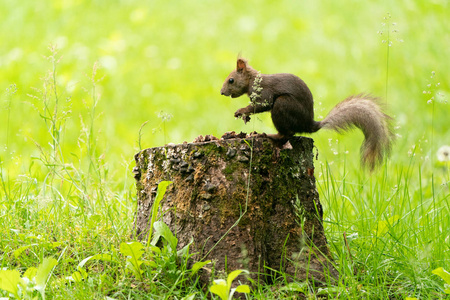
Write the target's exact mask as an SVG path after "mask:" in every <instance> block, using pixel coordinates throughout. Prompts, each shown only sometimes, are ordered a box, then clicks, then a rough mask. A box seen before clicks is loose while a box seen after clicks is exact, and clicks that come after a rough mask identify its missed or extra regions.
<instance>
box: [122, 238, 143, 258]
mask: <svg viewBox="0 0 450 300" xmlns="http://www.w3.org/2000/svg"><path fill="white" fill-rule="evenodd" d="M143 248H144V246H143V245H142V244H141V243H139V242H130V243H125V242H124V243H121V244H120V250H119V251H120V253H122V254H123V255H125V256H130V257H134V258H135V259H139V258H141V256H142V254H144V250H142V249H143Z"/></svg>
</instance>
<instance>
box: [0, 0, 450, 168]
mask: <svg viewBox="0 0 450 300" xmlns="http://www.w3.org/2000/svg"><path fill="white" fill-rule="evenodd" d="M448 3H449V2H448V1H444V0H442V1H439V0H434V1H414V0H409V1H356V0H355V1H330V0H323V1H290V0H289V1H240V0H229V1H217V0H207V1H167V0H165V1H157V0H156V1H130V0H124V1H101V0H97V1H84V0H65V1H6V0H0V15H1V16H2V21H1V23H0V39H1V41H2V42H1V44H0V88H1V90H2V91H3V92H2V96H1V97H2V98H1V99H2V102H1V110H0V119H1V120H2V125H1V126H2V130H1V132H0V145H2V152H1V153H0V156H1V157H2V161H3V163H4V164H6V167H8V168H9V172H11V175H13V174H14V173H17V174H18V173H21V172H23V171H24V170H26V169H27V168H28V167H29V163H28V160H29V157H30V156H32V155H38V149H37V148H36V147H35V144H34V142H36V143H38V144H39V145H46V144H47V143H48V142H49V137H48V134H47V133H46V129H45V126H44V123H43V122H42V118H41V117H40V116H39V113H38V111H37V110H36V108H35V107H36V106H39V105H41V104H40V103H39V99H35V98H33V97H30V95H34V96H36V95H40V92H39V91H38V90H36V89H39V90H40V91H41V92H42V91H45V86H44V85H43V82H45V80H44V81H43V78H45V77H46V76H47V75H46V74H48V70H51V68H52V64H51V62H49V61H48V59H46V57H48V56H49V55H51V52H50V51H49V50H48V47H49V45H55V46H56V47H57V49H58V54H57V58H58V59H59V63H58V65H57V68H56V72H57V76H56V81H57V83H58V86H57V92H58V95H59V97H60V100H59V112H60V113H61V114H62V113H63V112H67V115H68V116H69V118H67V119H65V123H64V126H63V127H64V139H63V141H62V143H63V146H64V147H65V148H66V149H67V153H71V152H74V153H77V151H79V150H77V149H78V148H79V146H78V143H79V138H80V131H81V129H82V127H83V123H81V120H84V121H83V122H86V119H87V118H89V114H90V113H92V112H93V110H92V109H93V103H94V101H96V100H93V94H95V99H97V100H98V104H97V106H96V107H95V115H96V117H95V120H94V123H93V124H94V127H93V128H94V130H95V132H96V134H95V138H96V140H97V142H96V147H97V150H96V151H98V153H99V154H100V155H102V157H104V159H105V161H107V162H108V163H110V164H111V165H112V166H114V168H119V169H120V168H121V167H120V166H121V165H122V164H123V163H125V165H128V164H131V165H133V155H134V154H135V153H136V152H137V151H138V150H139V145H138V139H139V128H140V127H141V125H142V124H143V123H144V122H146V121H148V123H147V124H146V125H145V126H144V127H143V128H142V132H141V134H142V140H141V146H142V148H147V147H155V146H161V145H163V144H165V143H169V142H171V143H181V142H183V141H188V142H190V141H192V140H193V139H194V138H195V137H197V136H198V135H200V134H201V135H205V134H213V135H215V136H218V137H220V136H221V135H222V134H223V133H224V132H226V131H230V130H234V131H237V132H239V131H245V132H250V131H253V130H256V131H258V132H263V131H264V132H275V129H274V128H273V125H272V124H271V121H270V114H267V113H266V114H260V115H258V117H256V116H255V117H253V118H252V121H251V122H250V123H249V124H247V125H244V124H243V122H242V120H236V119H235V118H234V117H233V114H234V112H235V110H237V109H238V108H240V107H243V106H244V105H247V103H248V98H247V97H245V96H244V97H242V98H238V99H230V98H225V97H223V96H221V95H220V88H221V85H222V82H223V80H224V79H225V78H226V76H227V75H228V73H229V72H230V71H232V69H233V68H234V67H235V60H236V57H237V55H238V54H239V53H241V54H242V56H244V57H246V58H248V59H249V61H250V64H251V65H252V66H253V67H254V68H255V69H257V70H260V71H261V72H262V73H279V72H289V73H294V74H296V75H298V76H299V77H301V78H302V79H303V80H304V81H305V82H306V83H307V84H308V85H309V87H310V89H311V90H312V92H313V95H314V97H315V109H316V118H317V119H319V120H320V119H321V118H322V117H324V116H325V115H326V113H327V112H328V111H329V110H330V109H331V108H332V107H333V106H334V105H335V104H336V103H337V102H339V101H341V100H343V99H344V98H346V97H347V96H349V95H351V94H355V93H361V92H364V93H372V94H374V95H377V96H381V97H383V98H384V100H385V101H386V102H387V104H388V107H387V111H388V112H389V114H391V115H392V116H394V117H395V124H396V127H397V133H398V135H399V138H398V140H397V143H396V145H395V147H394V149H393V155H392V160H393V161H395V162H398V163H400V164H401V163H402V162H404V163H407V162H408V160H409V157H408V152H410V153H411V149H412V147H415V148H416V152H417V153H419V150H417V149H419V148H420V147H417V145H419V146H420V145H422V146H423V144H426V143H428V146H426V147H423V148H424V150H423V151H422V152H423V153H422V154H423V156H424V157H433V159H434V156H435V154H434V151H435V150H436V149H437V148H438V147H439V146H440V145H441V144H450V131H449V130H448V127H449V125H450V121H449V117H448V114H449V107H448V104H446V100H447V99H446V95H448V91H449V77H448V71H449V70H450V62H449V61H450V60H449V49H450V36H449V32H450V30H449V29H450V21H449V17H448V16H449V15H450V11H449V4H448ZM95 62H98V66H99V69H98V71H97V75H96V77H95V78H96V80H99V81H98V82H97V83H96V90H95V92H93V90H92V82H91V80H90V79H89V78H90V76H91V74H92V69H93V66H94V63H95ZM432 72H434V73H433V74H434V76H432ZM431 77H433V78H431ZM13 84H15V87H14V86H13ZM15 88H17V91H16V92H14V90H15ZM431 97H434V98H433V99H434V102H433V103H431V104H427V101H428V100H429V99H431ZM161 111H163V112H164V113H165V114H170V115H171V116H172V118H171V119H170V121H167V122H164V124H162V119H161V118H160V117H158V114H159V115H161ZM313 138H314V139H315V141H316V144H317V146H318V149H319V153H320V156H319V158H320V160H322V161H325V160H326V161H327V162H336V163H339V162H342V161H347V163H350V165H351V166H352V167H354V168H355V169H357V168H358V164H359V159H358V158H357V157H358V156H359V145H360V144H361V139H362V135H361V133H359V132H355V133H354V134H350V135H346V136H338V135H336V134H334V133H331V132H325V131H321V132H319V133H317V134H315V135H313ZM430 140H431V142H430ZM33 141H34V142H33ZM414 145H416V146H414ZM430 145H431V146H430ZM433 147H434V149H433ZM80 154H81V155H82V153H78V155H80ZM345 156H347V157H348V158H347V159H346V158H345ZM11 166H14V168H12V167H11ZM10 167H11V168H10ZM119 172H120V173H121V174H122V173H123V171H122V170H120V171H119Z"/></svg>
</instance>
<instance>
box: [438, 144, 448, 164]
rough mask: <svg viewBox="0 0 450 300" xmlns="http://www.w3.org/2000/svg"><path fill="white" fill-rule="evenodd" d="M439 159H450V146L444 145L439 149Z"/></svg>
mask: <svg viewBox="0 0 450 300" xmlns="http://www.w3.org/2000/svg"><path fill="white" fill-rule="evenodd" d="M437 158H438V160H439V161H450V146H447V145H444V146H442V147H441V148H439V150H438V151H437Z"/></svg>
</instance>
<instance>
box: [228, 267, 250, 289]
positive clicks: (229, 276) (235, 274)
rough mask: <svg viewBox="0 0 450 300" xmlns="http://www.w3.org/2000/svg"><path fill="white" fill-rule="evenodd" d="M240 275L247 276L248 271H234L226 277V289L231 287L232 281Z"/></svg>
mask: <svg viewBox="0 0 450 300" xmlns="http://www.w3.org/2000/svg"><path fill="white" fill-rule="evenodd" d="M241 273H245V274H248V271H246V270H235V271H233V272H231V273H230V274H228V277H227V287H228V288H230V287H231V283H232V282H233V280H234V279H235V278H236V277H238V276H239V275H240V274H241Z"/></svg>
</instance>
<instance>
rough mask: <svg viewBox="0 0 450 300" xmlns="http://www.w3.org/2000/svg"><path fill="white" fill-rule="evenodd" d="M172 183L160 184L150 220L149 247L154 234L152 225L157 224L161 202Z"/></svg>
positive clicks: (164, 182)
mask: <svg viewBox="0 0 450 300" xmlns="http://www.w3.org/2000/svg"><path fill="white" fill-rule="evenodd" d="M171 183H172V181H161V182H160V183H159V184H158V190H157V192H156V197H155V201H153V205H152V216H151V218H150V223H149V224H150V228H149V230H148V240H147V245H150V240H151V239H152V232H153V226H152V224H154V223H155V220H156V216H157V215H158V209H159V203H160V202H161V200H162V198H163V197H164V195H165V194H166V190H167V186H169V184H171Z"/></svg>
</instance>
